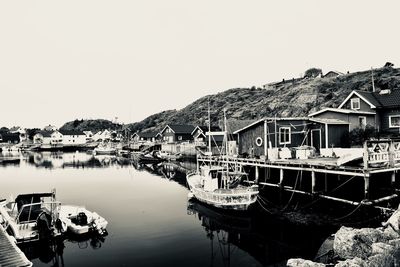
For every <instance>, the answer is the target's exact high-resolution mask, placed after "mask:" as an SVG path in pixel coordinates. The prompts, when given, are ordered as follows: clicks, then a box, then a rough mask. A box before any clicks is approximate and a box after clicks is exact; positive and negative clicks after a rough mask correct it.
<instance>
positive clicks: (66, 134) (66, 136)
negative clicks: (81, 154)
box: [60, 130, 86, 145]
mask: <svg viewBox="0 0 400 267" xmlns="http://www.w3.org/2000/svg"><path fill="white" fill-rule="evenodd" d="M60 133H61V134H62V144H63V145H82V144H86V135H85V134H84V133H83V132H82V131H74V130H71V131H69V130H60Z"/></svg>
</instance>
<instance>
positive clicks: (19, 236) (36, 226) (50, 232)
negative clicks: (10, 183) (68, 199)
mask: <svg viewBox="0 0 400 267" xmlns="http://www.w3.org/2000/svg"><path fill="white" fill-rule="evenodd" d="M60 205H61V204H60V202H58V201H56V199H55V192H51V193H33V194H23V195H18V196H17V198H16V199H15V200H13V201H9V202H7V201H6V200H4V199H3V200H1V201H0V219H1V220H0V223H1V224H2V225H3V227H4V228H5V229H6V231H7V232H8V233H9V234H10V235H11V236H13V237H14V238H15V239H16V241H17V242H28V241H35V240H41V239H48V238H50V237H52V236H56V235H59V234H61V229H59V228H58V227H57V220H58V212H59V208H60Z"/></svg>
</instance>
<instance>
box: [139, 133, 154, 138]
mask: <svg viewBox="0 0 400 267" xmlns="http://www.w3.org/2000/svg"><path fill="white" fill-rule="evenodd" d="M136 134H137V135H138V136H140V137H145V138H152V137H155V136H157V134H158V133H157V132H142V133H136Z"/></svg>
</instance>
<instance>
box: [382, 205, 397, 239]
mask: <svg viewBox="0 0 400 267" xmlns="http://www.w3.org/2000/svg"><path fill="white" fill-rule="evenodd" d="M399 224H400V207H399V209H397V210H396V211H395V212H394V213H393V214H392V216H390V218H389V219H388V220H387V221H386V222H385V223H383V226H384V227H385V234H386V235H388V236H390V238H391V239H395V238H399V237H400V235H399V233H400V229H399V228H400V225H399Z"/></svg>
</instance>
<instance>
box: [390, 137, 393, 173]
mask: <svg viewBox="0 0 400 267" xmlns="http://www.w3.org/2000/svg"><path fill="white" fill-rule="evenodd" d="M389 166H390V168H393V167H394V144H393V141H390V143H389Z"/></svg>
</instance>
